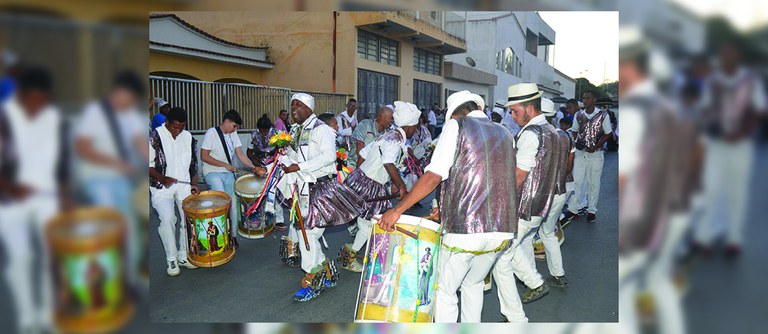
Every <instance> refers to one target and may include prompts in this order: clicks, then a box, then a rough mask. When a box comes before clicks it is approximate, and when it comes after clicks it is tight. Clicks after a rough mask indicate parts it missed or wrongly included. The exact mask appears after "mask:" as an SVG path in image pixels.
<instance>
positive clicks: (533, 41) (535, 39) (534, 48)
mask: <svg viewBox="0 0 768 334" xmlns="http://www.w3.org/2000/svg"><path fill="white" fill-rule="evenodd" d="M525 51H528V52H530V53H531V54H532V55H534V56H536V55H537V54H538V51H539V36H538V35H537V34H536V33H534V32H533V31H530V30H526V33H525Z"/></svg>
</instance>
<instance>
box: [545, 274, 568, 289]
mask: <svg viewBox="0 0 768 334" xmlns="http://www.w3.org/2000/svg"><path fill="white" fill-rule="evenodd" d="M547 285H550V286H555V287H558V288H566V287H568V280H567V279H565V275H563V276H552V277H550V278H548V279H547Z"/></svg>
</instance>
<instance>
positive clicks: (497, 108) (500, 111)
mask: <svg viewBox="0 0 768 334" xmlns="http://www.w3.org/2000/svg"><path fill="white" fill-rule="evenodd" d="M493 112H495V113H497V114H499V115H504V109H503V108H499V107H494V108H493Z"/></svg>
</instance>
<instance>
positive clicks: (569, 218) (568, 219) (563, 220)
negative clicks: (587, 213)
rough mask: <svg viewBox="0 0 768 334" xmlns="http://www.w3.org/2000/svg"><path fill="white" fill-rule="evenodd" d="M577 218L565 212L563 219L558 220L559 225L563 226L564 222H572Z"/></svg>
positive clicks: (573, 214) (576, 215) (574, 214)
mask: <svg viewBox="0 0 768 334" xmlns="http://www.w3.org/2000/svg"><path fill="white" fill-rule="evenodd" d="M577 217H579V215H578V214H576V213H573V212H570V211H566V212H565V217H563V219H562V220H560V224H564V223H566V222H569V221H571V220H573V219H574V218H577Z"/></svg>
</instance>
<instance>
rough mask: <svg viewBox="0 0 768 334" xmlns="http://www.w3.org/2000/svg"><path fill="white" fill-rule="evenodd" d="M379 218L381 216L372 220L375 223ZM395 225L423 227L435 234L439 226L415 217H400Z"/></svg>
mask: <svg viewBox="0 0 768 334" xmlns="http://www.w3.org/2000/svg"><path fill="white" fill-rule="evenodd" d="M379 218H381V215H377V216H375V217H373V219H374V220H376V221H377V222H378V221H379ZM397 223H398V224H405V225H413V226H421V227H425V228H428V229H430V230H433V231H435V232H437V230H439V229H440V225H439V224H437V223H435V222H433V221H431V220H429V219H426V218H422V217H417V216H410V215H401V216H400V219H398V220H397Z"/></svg>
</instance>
